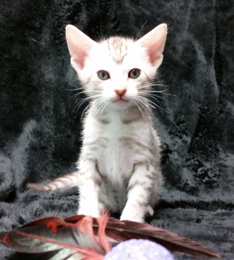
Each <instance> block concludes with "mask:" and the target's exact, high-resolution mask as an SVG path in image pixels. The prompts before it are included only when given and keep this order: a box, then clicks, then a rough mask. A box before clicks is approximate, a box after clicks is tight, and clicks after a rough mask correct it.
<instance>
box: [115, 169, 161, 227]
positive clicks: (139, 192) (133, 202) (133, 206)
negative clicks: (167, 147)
mask: <svg viewBox="0 0 234 260" xmlns="http://www.w3.org/2000/svg"><path fill="white" fill-rule="evenodd" d="M155 182H156V185H155ZM157 182H158V183H157ZM155 187H156V189H157V190H154V191H153V193H154V194H156V196H158V193H159V190H160V187H161V173H160V172H159V173H158V174H157V175H156V176H155V174H154V172H153V167H152V166H149V165H148V164H136V165H135V167H134V172H133V174H132V177H131V178H130V180H129V183H128V188H127V192H128V195H127V203H126V205H125V207H124V209H123V212H122V215H121V217H120V220H131V221H136V222H144V217H145V215H146V214H147V213H150V214H153V209H152V207H151V205H149V201H150V198H151V195H152V188H154V189H155ZM149 209H150V212H148V211H149Z"/></svg>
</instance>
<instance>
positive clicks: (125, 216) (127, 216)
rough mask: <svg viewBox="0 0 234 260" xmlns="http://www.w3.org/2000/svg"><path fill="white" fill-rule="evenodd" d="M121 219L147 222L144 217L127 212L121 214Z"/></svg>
mask: <svg viewBox="0 0 234 260" xmlns="http://www.w3.org/2000/svg"><path fill="white" fill-rule="evenodd" d="M120 220H129V221H134V222H140V223H144V222H145V220H144V218H143V217H140V216H133V215H125V214H122V215H121V217H120Z"/></svg>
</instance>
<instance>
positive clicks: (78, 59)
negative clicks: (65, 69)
mask: <svg viewBox="0 0 234 260" xmlns="http://www.w3.org/2000/svg"><path fill="white" fill-rule="evenodd" d="M78 52H79V54H78V55H75V57H74V62H75V63H78V65H79V67H80V69H83V68H84V63H85V59H86V57H87V56H88V51H85V50H79V51H78Z"/></svg>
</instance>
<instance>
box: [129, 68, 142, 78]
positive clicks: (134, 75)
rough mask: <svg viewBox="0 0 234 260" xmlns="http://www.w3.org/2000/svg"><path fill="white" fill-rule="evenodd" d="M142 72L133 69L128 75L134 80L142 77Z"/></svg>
mask: <svg viewBox="0 0 234 260" xmlns="http://www.w3.org/2000/svg"><path fill="white" fill-rule="evenodd" d="M140 73H141V71H140V70H139V69H132V70H130V71H129V73H128V77H129V78H132V79H136V78H138V77H139V76H140Z"/></svg>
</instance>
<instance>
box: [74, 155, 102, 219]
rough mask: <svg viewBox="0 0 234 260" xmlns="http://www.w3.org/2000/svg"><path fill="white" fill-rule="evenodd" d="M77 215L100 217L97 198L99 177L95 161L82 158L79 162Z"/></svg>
mask: <svg viewBox="0 0 234 260" xmlns="http://www.w3.org/2000/svg"><path fill="white" fill-rule="evenodd" d="M79 168H80V169H79V181H80V184H79V210H78V214H79V215H87V216H92V217H95V218H98V217H100V213H101V212H100V208H102V205H100V203H99V200H98V195H99V189H100V185H101V178H100V175H99V173H98V170H97V162H95V161H93V160H82V162H80V164H79Z"/></svg>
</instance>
